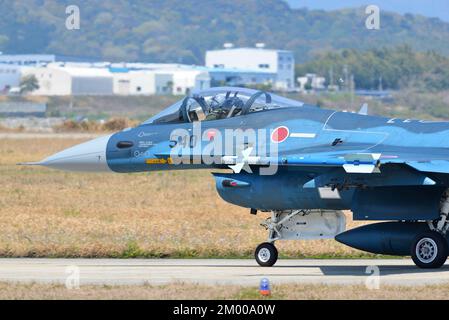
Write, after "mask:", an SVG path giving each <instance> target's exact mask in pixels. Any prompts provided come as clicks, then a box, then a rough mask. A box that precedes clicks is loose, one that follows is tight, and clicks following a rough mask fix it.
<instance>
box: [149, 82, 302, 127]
mask: <svg viewBox="0 0 449 320" xmlns="http://www.w3.org/2000/svg"><path fill="white" fill-rule="evenodd" d="M300 106H303V103H302V102H299V101H295V100H291V99H287V98H284V97H280V96H277V95H274V94H271V93H267V92H265V91H257V90H253V89H247V88H232V87H229V88H228V87H221V88H211V89H208V90H203V91H198V92H194V93H193V94H191V95H189V96H187V97H185V98H184V99H183V100H181V101H178V102H177V103H175V104H173V105H172V106H170V107H168V108H167V109H165V110H164V111H162V112H161V113H159V114H157V115H156V116H154V117H152V118H150V119H149V120H147V121H146V122H144V124H152V123H154V124H156V123H159V124H162V123H185V122H195V121H212V120H221V119H227V118H232V117H237V116H241V115H246V114H249V113H253V112H259V111H263V110H270V109H276V108H287V107H300Z"/></svg>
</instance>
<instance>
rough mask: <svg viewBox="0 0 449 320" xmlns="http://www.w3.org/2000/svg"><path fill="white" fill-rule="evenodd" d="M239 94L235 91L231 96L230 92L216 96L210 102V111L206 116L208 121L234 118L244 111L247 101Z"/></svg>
mask: <svg viewBox="0 0 449 320" xmlns="http://www.w3.org/2000/svg"><path fill="white" fill-rule="evenodd" d="M237 95H238V93H235V95H234V96H232V97H231V96H230V93H228V94H226V96H223V95H217V96H214V97H213V98H212V99H211V100H210V102H209V112H208V115H207V116H206V121H210V120H220V119H226V118H232V117H235V116H236V115H238V114H239V113H240V112H242V109H243V107H244V105H245V103H244V102H243V100H242V99H240V98H239V97H238V96H237Z"/></svg>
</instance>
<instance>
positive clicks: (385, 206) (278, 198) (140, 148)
mask: <svg viewBox="0 0 449 320" xmlns="http://www.w3.org/2000/svg"><path fill="white" fill-rule="evenodd" d="M447 137H449V123H448V122H430V121H419V120H410V119H407V120H401V119H390V118H384V117H378V116H369V115H367V107H366V106H363V107H362V109H361V111H360V112H359V113H351V112H341V111H332V110H325V109H321V108H318V107H315V106H312V105H306V104H304V103H301V102H298V101H294V100H290V99H287V98H283V97H280V96H276V95H274V94H270V93H268V92H263V91H256V90H250V89H244V88H231V87H229V88H228V87H226V88H212V89H208V90H204V91H199V92H195V93H193V94H190V95H189V96H187V97H186V98H184V99H182V100H181V101H179V102H178V103H176V104H174V105H172V106H170V107H169V108H167V109H166V110H164V111H163V112H161V113H160V114H158V115H156V116H154V117H152V118H151V119H149V120H148V121H146V122H144V123H143V124H141V125H139V126H138V127H136V128H132V129H125V130H123V131H121V132H118V133H115V134H112V135H109V136H106V137H102V138H98V139H95V140H92V141H89V142H86V143H83V144H81V145H78V146H75V147H73V148H70V149H67V150H65V151H62V152H60V153H57V154H55V155H53V156H50V157H49V158H47V159H45V160H43V161H42V162H38V163H27V165H42V166H46V167H50V168H55V169H62V170H69V171H88V172H89V171H90V172H99V171H106V172H107V171H109V172H111V171H112V172H118V173H128V172H148V171H158V170H184V169H205V168H206V169H207V168H210V169H214V170H215V171H216V173H213V175H214V177H215V180H216V188H217V191H218V193H219V195H220V196H221V197H222V198H223V199H224V200H225V201H227V202H230V203H232V204H234V205H237V206H241V207H246V208H248V209H249V211H250V213H251V214H254V215H256V214H257V213H259V212H268V213H271V215H269V218H268V219H267V220H264V222H263V223H262V226H263V227H264V228H266V229H267V231H268V240H267V241H266V242H265V243H262V244H261V245H259V246H258V247H257V249H256V251H255V258H256V260H257V262H258V263H259V265H261V266H273V265H274V264H275V263H276V261H277V258H278V251H277V249H276V247H275V246H274V243H275V242H276V241H279V240H303V239H304V240H307V239H328V238H332V239H333V238H335V239H336V240H337V241H339V242H341V243H344V244H346V245H348V246H351V247H353V248H357V249H360V250H364V251H368V252H372V253H377V254H387V255H402V256H412V259H413V261H414V262H415V264H416V265H417V266H418V267H421V268H439V267H441V266H442V265H443V264H444V263H445V261H446V259H447V256H448V255H449V247H448V245H449V244H448V236H447V235H448V229H449V219H448V214H449V139H447ZM343 210H350V211H351V212H352V214H353V218H354V220H366V221H368V220H369V221H382V222H378V223H373V224H368V225H365V226H362V227H359V228H356V229H352V230H349V231H345V228H346V218H345V214H343Z"/></svg>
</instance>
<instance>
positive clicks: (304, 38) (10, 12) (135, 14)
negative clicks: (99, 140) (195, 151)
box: [0, 0, 449, 64]
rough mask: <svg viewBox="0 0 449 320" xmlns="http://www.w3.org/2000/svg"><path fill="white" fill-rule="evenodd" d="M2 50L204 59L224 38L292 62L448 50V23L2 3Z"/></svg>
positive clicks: (357, 12)
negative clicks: (288, 54) (388, 49)
mask: <svg viewBox="0 0 449 320" xmlns="http://www.w3.org/2000/svg"><path fill="white" fill-rule="evenodd" d="M68 5H78V6H79V8H80V13H81V29H80V30H67V29H66V24H65V22H66V18H67V15H66V13H65V9H66V7H67V6H68ZM0 15H1V17H2V18H1V19H0V51H3V52H5V53H38V52H39V53H40V52H47V53H56V54H59V55H66V56H76V57H91V58H96V59H105V60H110V61H133V60H141V61H153V62H183V63H196V64H201V63H203V59H204V53H205V51H206V50H208V49H213V48H221V47H222V44H223V43H224V42H232V43H234V44H236V45H237V46H253V45H254V43H256V42H265V43H266V44H267V46H268V47H274V48H281V49H289V50H294V51H295V53H296V58H297V61H298V62H304V61H308V60H310V59H311V58H312V57H313V56H314V55H315V54H317V53H320V52H324V51H332V50H336V49H342V48H354V49H368V48H375V47H383V46H396V45H398V44H408V45H410V46H411V47H413V48H414V49H417V50H419V51H426V50H436V51H437V52H440V53H442V54H449V41H447V39H448V38H449V23H445V22H443V21H441V20H439V19H436V18H426V17H423V16H415V15H410V14H406V15H404V16H402V15H399V14H395V13H389V12H382V17H381V29H380V30H367V29H366V28H365V19H366V14H365V12H364V9H363V8H359V9H345V10H338V11H331V12H326V11H321V10H307V9H291V8H290V7H289V6H288V4H287V3H286V2H284V1H282V0H264V1H260V0H241V1H231V0H215V1H210V0H196V1H182V0H151V1H148V0H133V1H128V0H105V1H88V0H59V1H51V0H21V1H8V0H0Z"/></svg>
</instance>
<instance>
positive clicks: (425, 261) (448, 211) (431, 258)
mask: <svg viewBox="0 0 449 320" xmlns="http://www.w3.org/2000/svg"><path fill="white" fill-rule="evenodd" d="M448 216H449V189H447V190H446V192H445V193H444V195H443V197H442V198H441V203H440V219H439V220H436V221H428V225H429V229H430V231H428V232H424V233H422V234H419V235H417V236H416V237H415V239H414V240H413V242H412V246H411V248H410V253H411V256H412V259H413V262H414V263H415V264H416V265H417V266H418V267H420V268H423V269H436V268H440V267H442V266H443V265H444V263H445V262H446V260H447V256H448V255H449V245H448V242H447V238H446V235H447V232H448V230H449V220H448Z"/></svg>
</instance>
